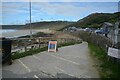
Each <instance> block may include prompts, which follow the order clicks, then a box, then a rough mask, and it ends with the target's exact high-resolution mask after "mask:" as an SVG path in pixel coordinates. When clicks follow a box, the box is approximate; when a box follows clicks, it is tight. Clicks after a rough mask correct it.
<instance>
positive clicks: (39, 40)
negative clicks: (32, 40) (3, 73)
mask: <svg viewBox="0 0 120 80" xmlns="http://www.w3.org/2000/svg"><path fill="white" fill-rule="evenodd" d="M39 48H40V39H39Z"/></svg>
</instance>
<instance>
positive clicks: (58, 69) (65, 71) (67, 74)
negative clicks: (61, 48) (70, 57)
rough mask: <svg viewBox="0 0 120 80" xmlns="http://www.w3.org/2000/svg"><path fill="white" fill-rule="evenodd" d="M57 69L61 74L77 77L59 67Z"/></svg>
mask: <svg viewBox="0 0 120 80" xmlns="http://www.w3.org/2000/svg"><path fill="white" fill-rule="evenodd" d="M55 68H56V69H58V70H60V71H61V72H63V73H65V74H67V75H69V76H73V77H75V75H72V74H68V73H67V72H66V71H65V70H63V69H60V68H59V67H55Z"/></svg>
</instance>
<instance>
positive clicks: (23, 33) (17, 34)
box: [2, 29, 53, 38]
mask: <svg viewBox="0 0 120 80" xmlns="http://www.w3.org/2000/svg"><path fill="white" fill-rule="evenodd" d="M38 32H44V33H52V32H53V31H51V30H49V29H40V30H36V29H33V30H32V34H35V33H38ZM27 35H30V30H29V29H27V30H16V31H14V32H8V33H2V37H6V38H18V37H21V36H27Z"/></svg>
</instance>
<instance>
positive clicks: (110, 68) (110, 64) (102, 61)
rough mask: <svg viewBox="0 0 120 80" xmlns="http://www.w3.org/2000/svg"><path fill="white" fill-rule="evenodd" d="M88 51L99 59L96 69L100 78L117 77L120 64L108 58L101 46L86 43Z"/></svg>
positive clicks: (119, 71)
mask: <svg viewBox="0 0 120 80" xmlns="http://www.w3.org/2000/svg"><path fill="white" fill-rule="evenodd" d="M88 46H89V49H90V53H91V54H92V55H93V56H94V57H95V58H97V60H98V61H99V63H97V64H98V70H99V74H100V76H101V78H102V79H106V78H114V79H118V78H119V74H120V69H119V68H120V64H119V63H118V62H115V61H114V60H113V59H109V60H108V56H107V53H105V51H104V50H103V49H101V48H99V47H98V46H96V45H93V44H91V43H89V44H88Z"/></svg>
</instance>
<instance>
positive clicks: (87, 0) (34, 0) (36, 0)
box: [1, 0, 119, 2]
mask: <svg viewBox="0 0 120 80" xmlns="http://www.w3.org/2000/svg"><path fill="white" fill-rule="evenodd" d="M1 1H2V2H29V1H30V0H1ZM31 1H32V2H119V0H31Z"/></svg>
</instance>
